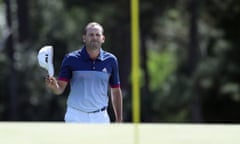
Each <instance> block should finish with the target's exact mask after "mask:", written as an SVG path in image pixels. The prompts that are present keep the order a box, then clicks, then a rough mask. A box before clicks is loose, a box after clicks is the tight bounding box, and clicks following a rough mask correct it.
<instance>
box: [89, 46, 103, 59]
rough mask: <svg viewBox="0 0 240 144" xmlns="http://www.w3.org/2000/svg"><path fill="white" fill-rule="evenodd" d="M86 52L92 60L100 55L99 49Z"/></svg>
mask: <svg viewBox="0 0 240 144" xmlns="http://www.w3.org/2000/svg"><path fill="white" fill-rule="evenodd" d="M86 50H87V53H88V54H89V56H90V58H91V59H92V60H95V59H97V57H98V56H99V54H100V49H95V50H93V49H89V48H86Z"/></svg>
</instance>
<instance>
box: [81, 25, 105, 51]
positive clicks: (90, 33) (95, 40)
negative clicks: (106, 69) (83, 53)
mask: <svg viewBox="0 0 240 144" xmlns="http://www.w3.org/2000/svg"><path fill="white" fill-rule="evenodd" d="M104 40H105V37H104V35H103V33H102V29H101V27H99V26H94V27H90V28H88V29H87V31H86V35H84V36H83V41H84V42H85V45H86V47H87V48H89V49H92V50H96V49H99V48H101V46H102V43H104Z"/></svg>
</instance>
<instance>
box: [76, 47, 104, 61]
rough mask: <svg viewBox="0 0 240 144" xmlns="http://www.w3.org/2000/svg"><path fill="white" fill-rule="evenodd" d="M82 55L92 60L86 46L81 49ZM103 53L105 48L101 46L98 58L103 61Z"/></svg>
mask: <svg viewBox="0 0 240 144" xmlns="http://www.w3.org/2000/svg"><path fill="white" fill-rule="evenodd" d="M81 55H82V56H83V58H84V59H85V60H91V58H90V56H89V54H88V53H87V49H86V47H85V46H84V47H83V48H82V50H81ZM103 55H104V50H103V49H102V48H100V54H99V56H98V57H97V60H100V61H103Z"/></svg>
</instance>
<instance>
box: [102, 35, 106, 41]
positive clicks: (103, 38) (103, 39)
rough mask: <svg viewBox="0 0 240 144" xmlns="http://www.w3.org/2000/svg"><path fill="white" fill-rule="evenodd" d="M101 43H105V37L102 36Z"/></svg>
mask: <svg viewBox="0 0 240 144" xmlns="http://www.w3.org/2000/svg"><path fill="white" fill-rule="evenodd" d="M102 42H103V43H104V42H105V36H104V35H103V36H102Z"/></svg>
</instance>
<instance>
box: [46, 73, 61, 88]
mask: <svg viewBox="0 0 240 144" xmlns="http://www.w3.org/2000/svg"><path fill="white" fill-rule="evenodd" d="M45 83H46V86H47V87H48V88H50V89H51V90H55V89H58V88H59V85H58V81H57V80H56V78H55V77H49V76H48V77H47V78H46V79H45Z"/></svg>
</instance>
